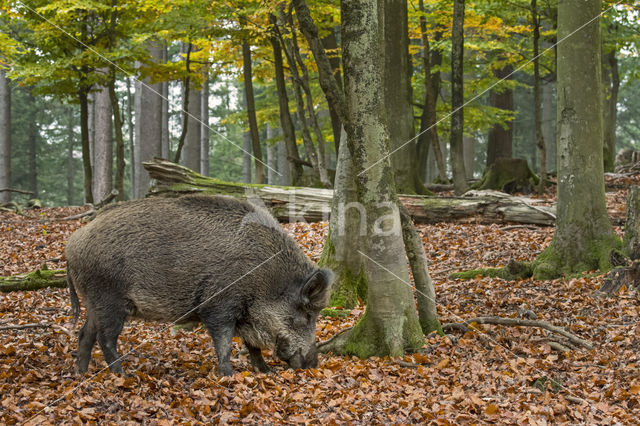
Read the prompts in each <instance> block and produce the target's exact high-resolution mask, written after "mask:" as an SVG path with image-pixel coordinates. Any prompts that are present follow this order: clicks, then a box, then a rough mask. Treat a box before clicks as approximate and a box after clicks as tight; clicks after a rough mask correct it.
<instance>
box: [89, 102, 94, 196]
mask: <svg viewBox="0 0 640 426" xmlns="http://www.w3.org/2000/svg"><path fill="white" fill-rule="evenodd" d="M88 100H89V118H88V126H89V161H90V162H91V175H92V176H93V167H94V163H95V158H96V156H95V147H96V94H95V93H94V92H91V91H89V94H88ZM91 185H92V187H93V182H91Z"/></svg>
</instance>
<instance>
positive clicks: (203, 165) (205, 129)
mask: <svg viewBox="0 0 640 426" xmlns="http://www.w3.org/2000/svg"><path fill="white" fill-rule="evenodd" d="M200 121H201V123H200V173H201V174H202V175H203V176H209V149H210V148H209V72H208V71H205V72H204V83H203V84H202V96H201V97H200Z"/></svg>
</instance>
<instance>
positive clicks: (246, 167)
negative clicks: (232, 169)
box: [242, 132, 251, 183]
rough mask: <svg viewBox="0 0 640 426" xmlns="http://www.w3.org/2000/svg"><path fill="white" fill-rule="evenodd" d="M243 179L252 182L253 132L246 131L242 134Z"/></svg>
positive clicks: (245, 181)
mask: <svg viewBox="0 0 640 426" xmlns="http://www.w3.org/2000/svg"><path fill="white" fill-rule="evenodd" d="M242 142H243V144H242V149H243V152H242V181H243V182H244V183H251V134H250V133H249V132H244V133H243V134H242Z"/></svg>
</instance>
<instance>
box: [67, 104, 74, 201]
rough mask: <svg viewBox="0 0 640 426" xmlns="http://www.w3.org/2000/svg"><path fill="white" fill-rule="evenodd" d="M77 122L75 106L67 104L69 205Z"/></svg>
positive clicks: (71, 192)
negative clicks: (75, 123) (74, 126)
mask: <svg viewBox="0 0 640 426" xmlns="http://www.w3.org/2000/svg"><path fill="white" fill-rule="evenodd" d="M74 122H75V118H74V114H73V108H72V107H71V106H70V105H69V106H67V205H68V206H73V192H74V191H73V180H74V179H73V178H74V172H75V170H74V167H73V146H74V140H75V133H74V131H73V125H74Z"/></svg>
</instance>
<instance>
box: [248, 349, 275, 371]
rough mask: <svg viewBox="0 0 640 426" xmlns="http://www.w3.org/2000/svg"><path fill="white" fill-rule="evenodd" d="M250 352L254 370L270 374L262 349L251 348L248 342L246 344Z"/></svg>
mask: <svg viewBox="0 0 640 426" xmlns="http://www.w3.org/2000/svg"><path fill="white" fill-rule="evenodd" d="M244 343H245V345H246V346H247V349H248V350H249V359H250V360H251V365H252V366H253V368H254V369H255V370H256V371H258V372H260V373H268V372H270V371H271V369H270V368H269V366H268V365H267V363H266V362H264V358H263V357H262V351H261V350H260V348H257V347H255V346H251V345H250V344H248V343H247V342H244Z"/></svg>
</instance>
